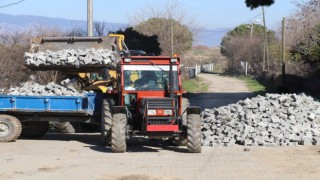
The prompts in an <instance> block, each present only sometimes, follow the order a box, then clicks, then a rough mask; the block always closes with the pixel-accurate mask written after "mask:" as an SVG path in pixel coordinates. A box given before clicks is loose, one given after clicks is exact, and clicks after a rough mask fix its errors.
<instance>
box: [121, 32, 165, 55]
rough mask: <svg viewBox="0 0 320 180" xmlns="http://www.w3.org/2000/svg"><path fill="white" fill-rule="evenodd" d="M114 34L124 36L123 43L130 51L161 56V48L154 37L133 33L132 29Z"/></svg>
mask: <svg viewBox="0 0 320 180" xmlns="http://www.w3.org/2000/svg"><path fill="white" fill-rule="evenodd" d="M115 33H117V34H123V35H124V36H125V43H126V45H127V46H128V48H129V49H130V50H143V51H145V52H146V53H148V54H154V55H160V54H161V48H160V46H159V42H158V37H157V36H156V35H153V36H146V35H143V34H141V33H139V32H137V31H135V30H134V29H133V28H132V27H128V28H126V29H125V30H119V31H116V32H115Z"/></svg>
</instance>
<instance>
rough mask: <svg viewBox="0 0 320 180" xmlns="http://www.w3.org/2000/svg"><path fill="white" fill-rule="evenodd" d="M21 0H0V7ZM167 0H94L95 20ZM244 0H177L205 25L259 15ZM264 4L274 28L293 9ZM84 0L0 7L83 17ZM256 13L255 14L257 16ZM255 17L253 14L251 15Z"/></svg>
mask: <svg viewBox="0 0 320 180" xmlns="http://www.w3.org/2000/svg"><path fill="white" fill-rule="evenodd" d="M18 1H20V0H0V7H1V6H5V5H7V4H11V3H15V2H18ZM167 1H168V0H113V1H111V0H93V7H94V20H96V21H107V22H115V23H128V22H129V17H130V16H132V15H134V14H136V13H137V12H138V11H140V10H141V9H143V8H145V7H148V4H156V6H157V7H158V8H162V7H163V5H164V4H165V3H166V2H167ZM244 1H245V0H177V2H178V3H179V5H180V7H181V8H182V9H183V10H184V11H185V12H187V13H188V16H191V17H194V18H196V19H197V21H198V22H199V23H200V24H201V26H203V27H205V28H207V29H215V28H233V27H236V26H237V25H240V24H242V23H249V22H250V20H252V19H261V20H262V16H261V15H260V16H259V14H261V8H258V9H255V10H250V9H249V8H247V7H246V6H245V3H244ZM275 1H276V2H275V4H274V5H272V6H271V7H267V8H265V11H266V19H267V26H268V27H269V28H271V29H275V28H276V27H277V26H278V24H280V22H281V20H282V18H283V17H285V16H288V15H290V14H292V13H294V11H295V6H294V4H293V3H292V0H275ZM86 5H87V0H24V1H22V2H20V3H19V4H16V5H12V6H9V7H3V8H0V13H6V14H12V15H40V16H47V17H56V18H65V19H74V20H86V18H87V16H86V11H87V9H86ZM256 16H257V17H256ZM254 17H255V18H254Z"/></svg>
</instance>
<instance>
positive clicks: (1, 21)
mask: <svg viewBox="0 0 320 180" xmlns="http://www.w3.org/2000/svg"><path fill="white" fill-rule="evenodd" d="M106 24H107V28H109V29H111V30H115V29H119V28H123V27H126V26H127V24H121V23H110V22H106ZM39 25H41V26H49V27H58V28H61V29H63V30H67V29H72V28H79V27H80V28H85V27H86V21H85V20H71V19H63V18H50V17H44V16H32V15H9V14H3V13H0V32H6V31H7V32H8V31H14V30H17V29H23V30H25V29H31V28H32V27H34V26H39ZM226 31H227V29H225V28H217V29H203V30H201V31H199V32H198V33H197V36H196V37H194V39H195V41H194V45H204V46H207V47H216V46H219V45H220V43H221V40H222V37H223V36H224V34H225V32H226Z"/></svg>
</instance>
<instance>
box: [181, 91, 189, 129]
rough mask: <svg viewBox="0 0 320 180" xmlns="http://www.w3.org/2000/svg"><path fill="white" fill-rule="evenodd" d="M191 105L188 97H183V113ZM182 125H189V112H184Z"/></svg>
mask: <svg viewBox="0 0 320 180" xmlns="http://www.w3.org/2000/svg"><path fill="white" fill-rule="evenodd" d="M189 106H190V102H189V100H188V99H187V98H184V97H183V98H182V105H181V108H182V113H183V112H184V111H185V110H186V109H187V107H189ZM182 125H183V126H187V112H184V114H183V115H182Z"/></svg>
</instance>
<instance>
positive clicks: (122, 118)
mask: <svg viewBox="0 0 320 180" xmlns="http://www.w3.org/2000/svg"><path fill="white" fill-rule="evenodd" d="M126 125H127V117H126V114H122V113H117V114H114V115H113V123H112V129H111V131H112V133H111V150H112V152H116V153H123V152H126V149H127V144H126Z"/></svg>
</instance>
